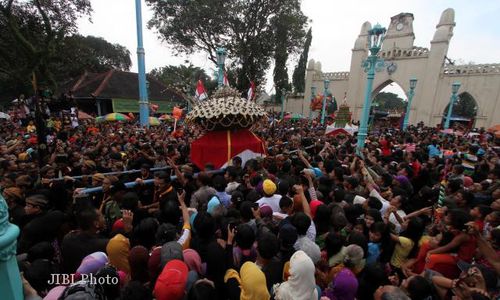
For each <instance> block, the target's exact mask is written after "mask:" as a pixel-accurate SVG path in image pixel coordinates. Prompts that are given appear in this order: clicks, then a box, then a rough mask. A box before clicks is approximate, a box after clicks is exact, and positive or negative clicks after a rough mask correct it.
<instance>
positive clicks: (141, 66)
mask: <svg viewBox="0 0 500 300" xmlns="http://www.w3.org/2000/svg"><path fill="white" fill-rule="evenodd" d="M135 18H136V25H137V65H138V77H139V116H140V122H141V126H142V127H149V106H148V95H147V88H146V66H145V65H146V63H145V59H144V56H145V53H144V47H143V44H142V10H141V0H135Z"/></svg>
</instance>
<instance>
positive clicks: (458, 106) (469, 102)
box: [443, 92, 479, 128]
mask: <svg viewBox="0 0 500 300" xmlns="http://www.w3.org/2000/svg"><path fill="white" fill-rule="evenodd" d="M449 107H450V103H449V102H448V104H447V105H446V107H445V108H444V110H443V122H444V121H445V120H446V116H447V114H448V109H449ZM478 109H479V106H478V104H477V101H476V99H474V97H473V96H472V95H471V94H470V93H468V92H462V93H460V94H459V95H458V98H457V101H456V102H455V104H454V105H453V109H452V111H451V120H450V124H451V125H453V123H460V124H462V125H465V126H466V127H468V128H470V127H473V126H474V123H475V121H476V116H477V112H478Z"/></svg>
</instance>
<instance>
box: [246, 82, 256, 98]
mask: <svg viewBox="0 0 500 300" xmlns="http://www.w3.org/2000/svg"><path fill="white" fill-rule="evenodd" d="M254 97H255V82H253V81H250V88H249V89H248V92H247V100H249V101H252V100H253V98H254Z"/></svg>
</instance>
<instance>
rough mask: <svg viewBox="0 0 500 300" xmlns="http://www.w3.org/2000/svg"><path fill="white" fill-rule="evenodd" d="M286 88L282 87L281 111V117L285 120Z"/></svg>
mask: <svg viewBox="0 0 500 300" xmlns="http://www.w3.org/2000/svg"><path fill="white" fill-rule="evenodd" d="M285 93H286V90H285V89H281V113H280V119H281V120H283V116H284V114H285Z"/></svg>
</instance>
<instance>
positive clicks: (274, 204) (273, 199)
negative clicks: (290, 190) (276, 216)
mask: <svg viewBox="0 0 500 300" xmlns="http://www.w3.org/2000/svg"><path fill="white" fill-rule="evenodd" d="M262 189H263V190H264V197H262V198H260V199H259V200H258V201H257V204H259V207H260V206H262V205H264V204H267V205H269V206H270V207H271V208H272V210H273V213H279V212H281V209H280V200H281V195H279V194H274V193H276V184H275V183H274V182H273V181H272V180H270V179H266V180H264V182H263V184H262Z"/></svg>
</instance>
